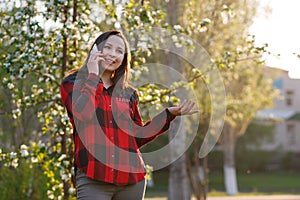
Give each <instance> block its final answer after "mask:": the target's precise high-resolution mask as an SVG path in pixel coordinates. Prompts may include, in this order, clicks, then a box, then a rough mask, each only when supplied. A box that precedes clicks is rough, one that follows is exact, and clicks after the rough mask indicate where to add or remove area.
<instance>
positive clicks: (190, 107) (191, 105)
mask: <svg viewBox="0 0 300 200" xmlns="http://www.w3.org/2000/svg"><path fill="white" fill-rule="evenodd" d="M195 104H196V103H195V102H192V101H188V103H187V105H186V108H185V110H184V114H194V113H195V112H198V111H197V110H195V111H191V110H192V109H193V107H194V106H195Z"/></svg>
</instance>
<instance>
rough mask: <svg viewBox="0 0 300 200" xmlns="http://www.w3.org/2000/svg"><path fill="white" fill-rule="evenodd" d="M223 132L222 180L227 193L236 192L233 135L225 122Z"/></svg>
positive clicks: (232, 193)
mask: <svg viewBox="0 0 300 200" xmlns="http://www.w3.org/2000/svg"><path fill="white" fill-rule="evenodd" d="M223 131H224V133H223V144H222V145H223V154H224V167H223V168H224V181H225V189H226V193H227V194H228V195H236V194H237V193H238V187H237V179H236V170H235V161H234V149H235V136H234V133H233V131H232V129H231V127H230V125H229V124H227V123H225V125H224V130H223Z"/></svg>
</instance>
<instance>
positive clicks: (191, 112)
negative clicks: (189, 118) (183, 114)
mask: <svg viewBox="0 0 300 200" xmlns="http://www.w3.org/2000/svg"><path fill="white" fill-rule="evenodd" d="M198 112H200V111H199V110H191V111H189V112H188V113H187V115H192V114H195V113H198Z"/></svg>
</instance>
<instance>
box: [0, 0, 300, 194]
mask: <svg viewBox="0 0 300 200" xmlns="http://www.w3.org/2000/svg"><path fill="white" fill-rule="evenodd" d="M298 7H299V2H298V1H296V0H294V1H293V0H287V1H284V2H283V1H275V0H273V1H258V0H238V1H234V0H211V1H205V0H192V1H185V0H181V1H179V0H153V1H146V0H145V1H143V0H142V1H134V0H119V1H118V0H109V1H105V0H87V1H86V0H85V1H83V0H50V1H43V0H0V16H1V17H0V23H1V26H0V65H1V67H0V77H1V79H0V80H1V90H0V119H1V120H0V199H3V200H4V199H5V200H6V199H10V200H13V199H18V200H20V199H31V200H33V199H39V200H40V199H65V200H67V199H75V193H76V190H75V188H74V183H75V182H74V168H73V159H72V155H73V142H72V128H71V126H70V123H69V122H68V116H67V113H66V111H65V109H64V107H63V106H62V102H61V99H60V83H61V81H62V79H63V77H64V76H65V75H66V73H67V72H68V71H69V70H71V69H73V68H75V67H80V66H81V65H82V64H83V62H84V60H85V58H86V56H87V53H88V50H89V48H90V46H91V45H92V44H93V42H94V40H95V38H96V37H97V36H98V35H99V34H100V33H101V32H105V31H107V30H110V29H119V30H122V31H123V33H124V34H125V36H126V37H127V39H128V40H129V42H130V48H131V54H132V62H131V68H132V69H131V74H132V76H131V79H132V81H133V82H134V81H137V80H140V79H143V76H145V75H147V73H149V69H147V68H148V67H149V65H147V63H160V64H164V65H167V66H171V67H173V68H174V69H175V70H177V71H178V72H179V73H180V74H182V76H184V77H185V79H186V80H187V81H186V82H185V84H186V85H188V86H189V87H188V88H190V89H191V90H193V92H194V93H195V95H196V97H197V99H196V101H197V105H198V108H199V109H200V117H199V118H192V117H191V118H187V119H186V121H185V126H184V129H182V130H181V131H180V132H178V128H176V127H177V126H178V124H179V123H180V120H175V121H174V122H173V125H172V127H171V129H170V130H169V131H168V133H166V134H164V135H162V136H160V137H159V138H157V139H156V140H155V141H154V142H152V143H151V144H149V145H147V146H145V147H143V148H142V149H141V151H142V152H151V151H155V150H157V149H160V148H162V147H164V146H166V145H167V144H169V142H170V141H171V140H172V139H173V138H174V137H175V136H176V135H177V134H181V137H180V138H179V139H178V140H176V142H175V145H174V146H172V145H171V146H170V148H171V149H170V152H176V150H178V149H184V145H185V141H186V139H187V138H188V137H189V135H195V138H194V139H193V142H192V144H190V145H189V146H188V149H187V150H186V151H185V152H184V154H183V155H182V156H180V158H179V159H176V161H175V162H173V163H172V164H170V165H168V166H166V167H165V168H163V169H159V170H157V169H155V168H153V167H152V166H151V165H148V166H147V169H148V176H147V177H148V178H149V180H148V186H147V191H146V197H149V198H150V197H162V198H168V199H172V200H173V199H178V200H186V199H191V198H195V199H207V198H208V197H211V196H228V195H230V196H239V195H241V196H243V195H261V194H266V195H270V196H271V195H273V194H296V195H299V193H300V181H299V178H300V171H299V169H300V134H299V133H300V101H299V99H300V89H299V85H300V80H299V77H300V75H299V68H300V67H299V58H300V56H299V55H300V49H299V46H297V44H299V34H298V33H299V30H298V29H296V28H295V27H296V24H297V22H296V20H297V19H298V17H297V15H299V13H298V12H297V10H296V9H297V8H298ZM154 27H158V28H160V29H163V30H165V31H166V34H164V36H166V35H167V36H168V38H172V40H173V42H174V44H175V46H176V48H177V49H178V50H179V51H181V52H183V53H185V54H191V55H193V47H194V45H195V44H197V45H200V46H201V47H202V48H203V49H204V50H205V54H206V55H209V59H208V60H205V62H203V63H201V62H199V63H198V64H196V65H195V64H191V63H189V62H187V61H186V60H184V59H183V58H181V57H179V56H178V55H177V56H176V54H174V53H173V52H168V51H163V50H162V49H161V48H160V47H159V46H158V45H162V44H163V43H164V41H165V39H166V38H163V37H160V35H157V33H156V32H155V31H154V29H153V28H154ZM297 31H298V32H297ZM182 35H184V36H185V37H180V36H182ZM186 38H189V40H187V39H186ZM295 45H296V46H295ZM194 53H195V52H194ZM195 55H196V54H195ZM207 61H208V62H207ZM215 69H217V70H218V72H219V73H220V76H221V77H222V80H221V82H220V83H221V84H215V85H214V88H215V89H216V90H217V91H218V90H222V89H224V90H225V93H226V99H225V101H224V99H222V96H220V97H219V96H214V99H215V100H216V99H221V100H223V103H225V104H226V115H224V116H222V119H223V120H224V124H223V126H222V129H221V130H220V131H221V136H220V137H219V136H218V135H214V134H213V133H210V134H211V135H212V136H213V138H214V140H215V142H216V145H214V148H213V149H212V150H209V153H208V154H207V155H204V156H199V151H200V148H201V147H203V145H204V147H205V144H206V143H205V141H206V140H204V138H205V135H206V134H207V133H208V132H207V131H208V130H209V127H210V126H211V124H212V123H214V121H213V120H211V116H212V105H213V103H214V102H212V96H211V94H210V91H209V90H208V87H207V86H208V85H211V84H213V83H215V82H216V80H214V79H213V77H212V76H210V74H209V72H210V71H212V70H215ZM152 75H156V76H160V77H161V78H162V79H164V78H165V79H168V76H166V74H152ZM218 83H219V82H218ZM172 84H173V86H172V87H170V88H163V87H161V86H160V85H158V84H155V83H154V84H148V85H142V86H139V87H138V89H139V91H140V105H139V107H140V110H141V111H142V114H143V119H144V120H147V119H149V118H150V117H151V113H152V112H153V111H150V110H149V105H151V106H150V107H151V108H155V110H156V111H157V112H158V110H160V109H162V108H163V107H164V106H166V105H170V104H176V103H178V101H179V100H178V99H177V98H176V95H175V91H176V90H179V89H182V88H186V86H185V85H182V84H180V83H176V82H174V83H172ZM194 127H196V131H194V130H195V129H194ZM214 136H215V137H214ZM172 156H174V155H172V154H171V153H170V155H169V158H168V156H167V157H166V158H164V159H172ZM146 164H147V163H146Z"/></svg>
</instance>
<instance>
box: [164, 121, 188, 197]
mask: <svg viewBox="0 0 300 200" xmlns="http://www.w3.org/2000/svg"><path fill="white" fill-rule="evenodd" d="M180 119H181V118H177V119H175V120H174V122H173V123H172V124H171V127H170V131H169V139H170V141H171V140H172V139H173V138H174V137H175V135H176V134H179V137H178V136H177V139H176V140H172V142H171V143H170V157H171V159H173V158H178V157H179V155H180V154H182V153H183V152H184V149H185V138H186V135H185V134H186V133H185V127H183V128H180V131H179V124H180ZM182 124H183V123H182ZM178 138H179V139H178ZM168 199H169V200H189V199H191V195H190V186H189V180H188V174H187V169H186V157H185V154H184V153H183V155H182V156H180V158H179V159H178V160H176V161H175V162H173V163H172V164H171V165H170V170H169V190H168Z"/></svg>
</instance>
